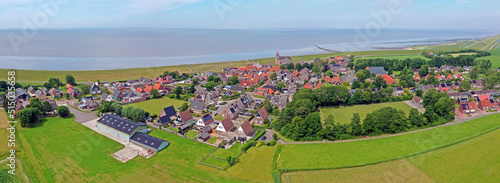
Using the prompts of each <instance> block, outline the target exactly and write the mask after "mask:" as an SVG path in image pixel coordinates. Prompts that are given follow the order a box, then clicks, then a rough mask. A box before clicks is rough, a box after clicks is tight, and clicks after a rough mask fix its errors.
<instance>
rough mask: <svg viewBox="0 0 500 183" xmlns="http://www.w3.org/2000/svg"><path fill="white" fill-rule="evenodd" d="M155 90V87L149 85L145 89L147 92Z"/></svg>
mask: <svg viewBox="0 0 500 183" xmlns="http://www.w3.org/2000/svg"><path fill="white" fill-rule="evenodd" d="M152 89H153V86H151V85H148V86H146V89H144V90H145V91H146V92H151V90H152Z"/></svg>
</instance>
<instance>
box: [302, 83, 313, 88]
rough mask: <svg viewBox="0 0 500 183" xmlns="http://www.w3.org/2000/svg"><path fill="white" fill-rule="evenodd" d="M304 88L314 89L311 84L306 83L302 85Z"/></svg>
mask: <svg viewBox="0 0 500 183" xmlns="http://www.w3.org/2000/svg"><path fill="white" fill-rule="evenodd" d="M304 88H305V89H313V88H314V85H312V84H311V83H309V82H307V83H306V84H305V85H304Z"/></svg>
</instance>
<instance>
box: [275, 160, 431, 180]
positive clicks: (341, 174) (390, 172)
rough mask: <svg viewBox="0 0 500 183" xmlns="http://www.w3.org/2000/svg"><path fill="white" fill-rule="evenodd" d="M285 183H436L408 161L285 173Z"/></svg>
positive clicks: (283, 178) (283, 176)
mask: <svg viewBox="0 0 500 183" xmlns="http://www.w3.org/2000/svg"><path fill="white" fill-rule="evenodd" d="M281 180H282V181H283V183H291V182H315V183H328V182H434V181H433V180H432V179H430V178H429V177H428V176H427V175H425V174H424V173H423V172H421V171H420V170H419V169H418V168H416V167H415V166H413V165H412V164H411V163H409V162H408V161H406V160H397V161H391V162H387V163H381V164H377V165H370V166H365V167H357V168H346V169H339V170H322V171H303V172H291V173H284V174H283V175H282V178H281Z"/></svg>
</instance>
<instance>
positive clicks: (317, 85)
mask: <svg viewBox="0 0 500 183" xmlns="http://www.w3.org/2000/svg"><path fill="white" fill-rule="evenodd" d="M322 86H323V84H321V82H319V83H318V84H316V85H315V86H314V88H313V90H316V89H318V88H321V87H322Z"/></svg>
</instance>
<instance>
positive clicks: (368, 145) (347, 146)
mask: <svg viewBox="0 0 500 183" xmlns="http://www.w3.org/2000/svg"><path fill="white" fill-rule="evenodd" d="M499 117H500V114H493V115H488V116H485V117H482V118H479V119H475V120H471V121H469V122H465V123H461V124H457V125H452V126H446V127H440V128H435V129H430V130H426V131H421V132H416V133H411V134H407V135H400V136H395V137H388V138H381V139H372V140H363V141H353V142H345V143H319V144H289V145H286V146H285V147H284V149H283V152H282V153H281V159H280V160H279V165H278V168H280V169H284V170H289V171H292V170H298V169H301V170H307V169H308V170H311V169H318V168H328V169H331V168H341V167H346V166H360V165H367V164H372V163H379V162H383V161H389V160H395V159H398V158H402V157H406V156H410V155H414V154H417V153H421V152H425V151H429V150H431V149H433V148H439V147H442V146H445V145H449V144H453V143H456V142H459V141H461V140H464V139H467V138H471V137H474V136H476V135H478V134H481V133H484V132H486V131H490V130H493V129H498V128H499V127H500V123H498V118H499Z"/></svg>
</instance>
